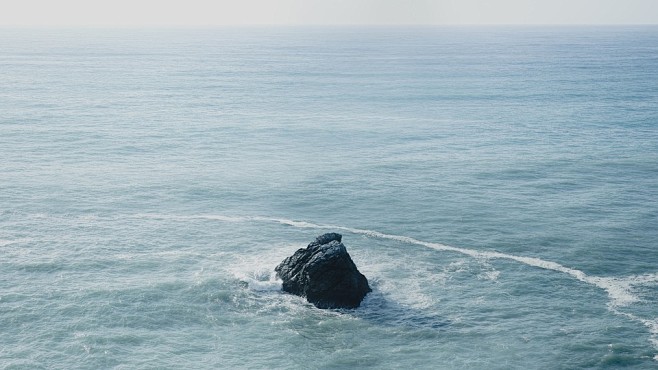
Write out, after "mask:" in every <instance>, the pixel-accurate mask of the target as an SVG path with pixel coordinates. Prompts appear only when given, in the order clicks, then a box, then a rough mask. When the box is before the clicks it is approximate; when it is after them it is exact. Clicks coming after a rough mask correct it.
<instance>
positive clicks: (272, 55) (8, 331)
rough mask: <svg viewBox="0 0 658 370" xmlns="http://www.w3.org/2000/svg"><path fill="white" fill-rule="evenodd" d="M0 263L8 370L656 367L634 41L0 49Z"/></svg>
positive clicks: (80, 36)
mask: <svg viewBox="0 0 658 370" xmlns="http://www.w3.org/2000/svg"><path fill="white" fill-rule="evenodd" d="M324 232H339V233H341V234H343V242H344V244H345V245H346V246H347V249H348V251H349V252H350V254H351V255H352V257H353V259H354V261H355V262H356V264H357V266H358V267H359V269H360V270H361V272H363V273H364V274H365V275H366V276H367V277H368V279H369V281H370V284H371V286H372V288H373V292H372V293H370V294H369V295H368V296H367V297H366V299H365V301H364V302H363V303H362V305H361V307H359V308H358V309H356V310H344V311H343V310H320V309H317V308H315V307H314V306H312V305H310V304H309V303H307V302H306V301H305V300H304V299H303V298H300V297H296V296H291V295H288V294H285V293H282V292H281V291H280V282H279V281H278V280H277V279H276V276H275V274H274V272H273V269H274V267H275V266H276V265H277V264H278V263H279V262H280V261H281V260H282V259H283V258H285V257H286V256H288V255H290V254H292V253H293V252H294V251H295V250H296V249H298V248H301V247H304V246H305V245H306V244H308V243H309V242H311V241H312V240H313V239H314V238H315V237H316V236H317V235H319V234H321V233H324ZM0 256H1V258H0V333H1V335H0V367H2V368H7V369H23V368H25V369H35V368H48V369H50V368H53V369H72V368H86V369H100V368H116V369H141V368H145V369H146V368H172V369H173V368H190V369H192V368H196V369H200V368H227V369H228V368H254V369H259V368H260V369H272V368H285V369H310V368H318V369H325V368H399V369H409V368H422V369H437V368H443V369H459V368H470V369H511V368H515V369H579V368H615V369H616V368H620V367H629V368H636V369H655V368H657V367H658V28H656V27H562V28H547V27H534V28H532V27H437V28H422V27H419V28H400V27H398V28H376V27H371V28H358V27H355V28H331V27H327V28H294V27H293V28H267V27H262V28H216V29H166V30H165V29H162V30H156V29H113V30H112V29H107V30H103V29H1V30H0Z"/></svg>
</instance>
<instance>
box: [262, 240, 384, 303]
mask: <svg viewBox="0 0 658 370" xmlns="http://www.w3.org/2000/svg"><path fill="white" fill-rule="evenodd" d="M341 239H342V235H340V234H337V233H329V234H323V235H320V236H318V237H317V238H316V239H315V241H313V242H312V243H311V244H309V245H308V247H306V248H303V249H299V250H297V251H296V252H295V253H294V254H293V255H292V256H290V257H288V258H286V259H285V260H283V262H281V263H280V264H279V265H278V266H277V267H276V268H275V269H274V270H275V271H276V273H277V275H278V276H279V277H280V278H281V280H283V290H284V291H286V292H288V293H292V294H296V295H299V296H302V297H306V299H307V300H308V301H309V302H311V303H313V304H314V305H315V306H316V307H318V308H356V307H359V305H360V304H361V300H363V297H365V295H366V294H368V292H370V291H371V289H370V286H369V285H368V279H366V277H365V276H363V274H361V273H360V272H359V270H358V269H357V268H356V265H355V264H354V262H353V261H352V258H351V257H350V255H349V254H348V253H347V249H346V248H345V246H344V245H343V243H341Z"/></svg>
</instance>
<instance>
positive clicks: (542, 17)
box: [0, 0, 658, 27]
mask: <svg viewBox="0 0 658 370" xmlns="http://www.w3.org/2000/svg"><path fill="white" fill-rule="evenodd" d="M268 24H284V25H329V24H331V25H443V24H658V0H236V1H229V0H214V1H213V0H0V26H16V25H17V26H145V27H148V26H215V25H268Z"/></svg>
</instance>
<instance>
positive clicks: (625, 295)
mask: <svg viewBox="0 0 658 370" xmlns="http://www.w3.org/2000/svg"><path fill="white" fill-rule="evenodd" d="M137 216H138V217H148V218H160V219H163V218H164V219H181V220H189V219H207V220H217V221H225V222H246V221H261V222H278V223H280V224H283V225H288V226H292V227H296V228H310V229H331V230H341V231H346V232H349V233H352V234H360V235H365V236H368V237H371V238H377V239H387V240H395V241H398V242H401V243H406V244H415V245H420V246H424V247H427V248H431V249H434V250H437V251H442V252H443V251H447V252H455V253H461V254H464V255H467V256H470V257H473V258H477V259H507V260H512V261H516V262H519V263H523V264H525V265H528V266H532V267H537V268H541V269H545V270H551V271H556V272H561V273H564V274H567V275H570V276H572V277H574V278H575V279H577V280H579V281H582V282H584V283H586V284H589V285H593V286H595V287H597V288H600V289H602V290H604V291H605V292H606V293H607V294H608V297H609V299H610V302H609V303H608V308H609V310H610V311H611V312H613V313H615V314H619V315H622V316H625V317H627V318H629V319H631V320H633V321H636V322H640V323H642V324H643V325H645V326H646V327H647V328H648V329H649V332H650V334H651V338H650V341H651V343H652V345H653V346H654V347H655V348H657V349H658V319H653V320H649V319H644V318H641V317H638V316H635V315H633V314H629V313H626V312H622V311H619V309H618V308H619V307H624V306H628V305H630V304H632V303H635V302H638V301H639V300H640V299H639V298H638V297H637V296H636V295H634V294H633V287H634V286H638V285H646V284H655V283H658V273H652V274H645V275H638V276H628V277H622V278H619V277H599V276H589V275H587V274H586V273H584V272H583V271H581V270H577V269H574V268H570V267H566V266H564V265H561V264H559V263H557V262H552V261H546V260H542V259H540V258H536V257H523V256H515V255H512V254H506V253H501V252H494V251H478V250H474V249H467V248H458V247H452V246H449V245H445V244H440V243H432V242H426V241H422V240H418V239H415V238H411V237H408V236H401V235H394V234H386V233H381V232H379V231H374V230H367V229H356V228H351V227H345V226H338V225H329V224H325V225H322V224H315V223H311V222H307V221H294V220H289V219H284V218H273V217H260V216H237V217H233V216H222V215H196V216H168V215H154V214H141V215H137ZM654 359H655V360H656V361H658V355H656V357H654Z"/></svg>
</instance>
